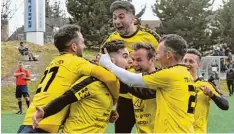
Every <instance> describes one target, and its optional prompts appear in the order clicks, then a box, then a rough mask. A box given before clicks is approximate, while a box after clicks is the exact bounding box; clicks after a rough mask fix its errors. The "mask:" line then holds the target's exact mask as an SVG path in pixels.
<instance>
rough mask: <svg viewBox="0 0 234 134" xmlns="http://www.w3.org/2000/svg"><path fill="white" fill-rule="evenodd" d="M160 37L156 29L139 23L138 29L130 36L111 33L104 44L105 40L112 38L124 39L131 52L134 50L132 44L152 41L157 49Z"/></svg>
mask: <svg viewBox="0 0 234 134" xmlns="http://www.w3.org/2000/svg"><path fill="white" fill-rule="evenodd" d="M159 38H160V36H159V35H158V34H157V33H156V32H155V31H153V30H151V29H149V28H146V27H142V26H140V25H138V26H137V31H136V32H135V33H133V34H132V35H130V36H122V35H120V34H119V33H118V32H113V33H111V34H110V35H109V36H107V38H106V39H105V41H104V43H103V45H104V44H105V42H109V41H112V40H123V41H124V42H125V45H126V48H127V49H128V51H129V53H131V52H132V44H134V43H136V42H142V43H150V44H151V45H153V47H154V48H155V50H157V48H158V41H159Z"/></svg>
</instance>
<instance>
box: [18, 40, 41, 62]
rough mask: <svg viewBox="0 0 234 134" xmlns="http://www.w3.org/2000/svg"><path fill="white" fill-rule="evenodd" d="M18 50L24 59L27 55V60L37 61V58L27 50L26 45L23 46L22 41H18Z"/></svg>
mask: <svg viewBox="0 0 234 134" xmlns="http://www.w3.org/2000/svg"><path fill="white" fill-rule="evenodd" d="M18 50H19V52H20V54H21V55H22V56H24V58H25V59H26V58H27V57H28V60H29V61H31V60H33V61H37V59H36V58H35V57H34V56H33V54H32V53H31V52H30V51H29V50H28V48H27V47H26V46H24V43H23V42H20V45H19V47H18Z"/></svg>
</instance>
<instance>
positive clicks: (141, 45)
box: [132, 42, 156, 59]
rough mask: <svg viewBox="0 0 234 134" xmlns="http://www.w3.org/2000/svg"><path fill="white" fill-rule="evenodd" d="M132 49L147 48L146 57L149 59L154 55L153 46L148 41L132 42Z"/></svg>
mask: <svg viewBox="0 0 234 134" xmlns="http://www.w3.org/2000/svg"><path fill="white" fill-rule="evenodd" d="M132 49H133V50H134V51H137V50H139V49H145V50H147V51H148V55H147V58H148V59H151V58H152V57H155V55H156V53H155V49H154V47H153V46H152V45H151V44H148V43H141V42H137V43H134V44H132Z"/></svg>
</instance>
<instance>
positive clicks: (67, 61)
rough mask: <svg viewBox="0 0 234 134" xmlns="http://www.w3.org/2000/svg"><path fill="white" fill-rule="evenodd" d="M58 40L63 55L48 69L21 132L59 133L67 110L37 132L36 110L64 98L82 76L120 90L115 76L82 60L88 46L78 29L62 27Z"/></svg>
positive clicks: (55, 39) (48, 119)
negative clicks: (35, 123)
mask: <svg viewBox="0 0 234 134" xmlns="http://www.w3.org/2000/svg"><path fill="white" fill-rule="evenodd" d="M54 41H55V46H56V47H57V49H58V50H59V52H60V54H61V55H59V56H57V57H56V58H55V59H54V60H52V61H51V63H50V64H49V65H48V67H47V68H46V71H45V72H44V76H43V78H42V80H41V82H40V84H39V86H38V89H37V91H36V95H35V96H34V99H33V101H32V103H31V105H30V107H29V109H28V110H27V113H26V115H25V119H24V122H23V125H22V126H21V127H20V128H19V130H18V132H19V133H29V132H57V131H58V129H59V126H60V125H61V123H62V121H63V120H62V118H61V117H62V116H61V115H62V114H63V113H64V112H65V111H66V109H64V110H63V111H61V112H59V113H58V114H56V115H54V116H51V117H49V118H47V119H45V120H43V121H42V122H41V123H40V125H39V128H38V129H36V130H33V129H32V126H31V125H32V116H33V113H34V112H35V111H36V109H35V107H36V106H40V107H44V106H45V105H46V104H48V103H49V102H50V101H51V100H53V99H55V98H56V97H58V96H60V95H62V94H63V93H64V92H65V91H67V90H68V89H69V88H70V86H71V85H72V84H73V83H74V82H75V81H76V80H77V79H78V78H80V77H81V76H82V75H88V76H89V75H91V76H94V77H96V78H98V79H100V80H101V81H103V82H105V83H106V84H107V85H108V87H109V88H110V89H112V90H115V93H116V92H118V90H119V83H118V80H117V79H116V77H115V76H114V75H113V74H112V73H110V72H108V71H106V70H105V69H104V68H101V67H98V66H96V65H93V64H91V63H89V62H88V61H86V60H85V59H83V58H81V57H78V56H82V52H83V48H84V47H85V45H84V39H83V37H82V34H81V33H80V30H79V27H78V26H76V25H66V26H64V27H62V28H60V30H59V31H58V32H57V33H56V34H55V37H54ZM106 75H108V76H109V77H108V80H107V78H105V77H106ZM114 97H117V95H114ZM115 99H117V98H115Z"/></svg>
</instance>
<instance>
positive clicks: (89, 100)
mask: <svg viewBox="0 0 234 134" xmlns="http://www.w3.org/2000/svg"><path fill="white" fill-rule="evenodd" d="M84 79H92V77H87V76H84V77H82V78H81V79H79V80H78V81H76V83H75V84H74V85H76V84H79V83H80V82H81V81H83V80H84ZM72 90H76V89H72ZM75 96H76V97H77V99H78V101H77V102H75V103H72V104H71V105H70V114H69V117H68V118H67V119H66V122H65V124H64V129H63V132H65V133H104V132H105V130H106V128H107V126H108V123H109V118H110V113H111V110H112V108H113V100H112V97H111V94H110V92H109V91H108V89H107V88H106V86H105V85H104V84H103V83H102V82H100V81H95V82H92V83H91V84H89V85H87V86H86V87H84V88H82V89H79V91H76V92H75Z"/></svg>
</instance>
